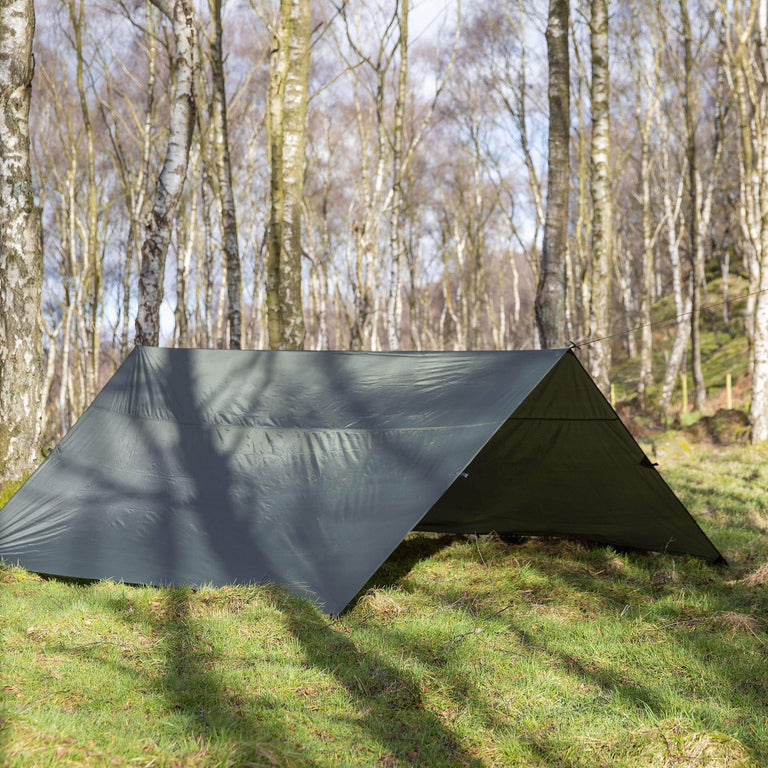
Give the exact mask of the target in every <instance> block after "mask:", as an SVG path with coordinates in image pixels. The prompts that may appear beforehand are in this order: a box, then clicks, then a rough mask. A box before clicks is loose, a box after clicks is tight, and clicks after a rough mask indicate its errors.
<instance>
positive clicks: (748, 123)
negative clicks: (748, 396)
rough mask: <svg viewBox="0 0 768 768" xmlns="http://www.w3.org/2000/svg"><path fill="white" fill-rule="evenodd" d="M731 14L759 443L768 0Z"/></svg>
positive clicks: (765, 391) (766, 369)
mask: <svg viewBox="0 0 768 768" xmlns="http://www.w3.org/2000/svg"><path fill="white" fill-rule="evenodd" d="M722 10H723V12H724V13H725V14H726V15H727V16H729V17H730V18H729V21H730V24H729V30H728V35H727V43H726V44H727V58H728V63H729V67H728V74H729V79H730V82H731V85H732V87H733V90H734V93H735V98H736V104H737V107H738V113H739V138H740V149H741V153H740V158H739V170H740V177H741V205H740V208H741V223H742V229H743V233H744V240H745V243H746V246H747V257H748V265H749V277H750V292H752V293H753V294H756V295H755V296H754V315H753V318H752V329H753V330H752V401H751V404H750V409H749V417H750V421H751V422H752V440H753V442H762V441H764V440H768V195H766V194H765V190H766V188H768V0H751V2H749V3H748V4H746V5H745V6H743V7H739V6H736V8H735V9H734V10H733V12H732V13H730V12H729V11H728V9H726V8H724V9H722Z"/></svg>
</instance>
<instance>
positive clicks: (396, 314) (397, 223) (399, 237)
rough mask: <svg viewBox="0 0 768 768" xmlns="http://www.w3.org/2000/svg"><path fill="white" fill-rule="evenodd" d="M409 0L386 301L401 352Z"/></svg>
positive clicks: (404, 12)
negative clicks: (403, 165) (404, 140)
mask: <svg viewBox="0 0 768 768" xmlns="http://www.w3.org/2000/svg"><path fill="white" fill-rule="evenodd" d="M408 11H409V8H408V0H399V10H398V21H399V24H400V42H399V48H400V68H399V70H398V80H397V93H396V96H395V115H394V118H395V119H394V123H395V124H394V130H393V135H392V200H391V206H392V208H391V213H390V233H389V242H390V251H391V259H392V263H391V270H390V280H389V296H388V299H387V341H388V343H389V348H390V350H396V349H400V339H401V335H402V327H401V326H402V306H401V301H402V296H401V293H402V288H403V286H402V269H403V257H404V253H405V242H404V238H403V226H404V222H403V168H402V162H403V115H404V113H405V99H406V94H407V91H406V85H407V80H408Z"/></svg>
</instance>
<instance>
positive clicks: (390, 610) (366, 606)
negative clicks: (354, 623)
mask: <svg viewBox="0 0 768 768" xmlns="http://www.w3.org/2000/svg"><path fill="white" fill-rule="evenodd" d="M404 610H405V609H404V608H403V606H402V605H400V603H398V602H397V600H395V598H394V597H393V596H392V594H391V590H388V591H384V590H381V589H371V590H369V591H368V592H366V593H365V594H364V595H363V596H362V597H361V598H360V600H359V601H358V603H357V605H356V606H355V611H356V612H358V614H359V615H360V616H362V617H364V618H370V619H373V618H380V619H391V618H393V617H394V616H399V615H400V614H401V613H403V611H404Z"/></svg>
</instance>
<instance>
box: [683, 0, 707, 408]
mask: <svg viewBox="0 0 768 768" xmlns="http://www.w3.org/2000/svg"><path fill="white" fill-rule="evenodd" d="M680 18H681V21H682V32H683V46H684V57H683V62H684V64H683V66H684V69H685V88H684V89H683V110H684V112H685V141H686V155H687V158H688V196H689V205H690V209H689V211H688V235H689V238H690V246H689V247H690V261H691V318H690V322H691V356H692V365H691V368H692V372H693V389H694V403H695V407H696V410H698V411H702V410H703V409H704V403H705V400H706V388H705V385H704V373H703V372H702V369H701V338H700V326H701V287H702V285H703V284H704V280H705V277H704V249H703V248H702V243H701V238H702V236H703V233H702V232H701V222H700V211H699V205H700V200H701V190H700V188H699V187H700V183H701V181H700V178H699V168H698V155H697V151H696V122H695V121H696V114H695V108H694V103H693V90H694V83H693V66H694V64H693V52H692V50H691V22H690V18H689V16H688V0H680Z"/></svg>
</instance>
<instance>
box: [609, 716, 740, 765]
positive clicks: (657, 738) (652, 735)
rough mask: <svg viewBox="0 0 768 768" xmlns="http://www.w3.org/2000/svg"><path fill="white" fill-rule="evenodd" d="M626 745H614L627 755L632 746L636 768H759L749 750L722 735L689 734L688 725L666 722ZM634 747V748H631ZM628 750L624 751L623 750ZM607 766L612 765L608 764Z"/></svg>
mask: <svg viewBox="0 0 768 768" xmlns="http://www.w3.org/2000/svg"><path fill="white" fill-rule="evenodd" d="M627 741H628V742H629V744H627V742H626V741H625V742H624V744H612V745H611V748H612V749H617V748H618V749H619V751H621V752H623V751H624V749H626V747H627V746H629V750H628V751H629V752H630V753H632V754H633V757H634V762H633V764H636V765H647V766H653V767H654V768H755V762H754V760H753V759H752V758H751V756H750V755H749V752H748V751H747V750H746V748H745V747H744V746H743V745H742V744H740V743H739V742H738V741H736V740H735V739H733V738H731V737H730V736H727V735H725V734H722V733H717V732H714V733H705V732H701V731H694V730H689V729H688V728H687V727H686V725H685V724H684V723H681V722H679V721H676V720H663V721H661V722H660V723H658V724H657V725H656V726H654V727H652V728H642V729H640V730H638V731H635V732H633V733H631V734H629V736H628V739H627ZM630 745H631V746H630ZM622 747H624V749H622ZM605 764H606V765H607V764H608V763H605Z"/></svg>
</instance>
